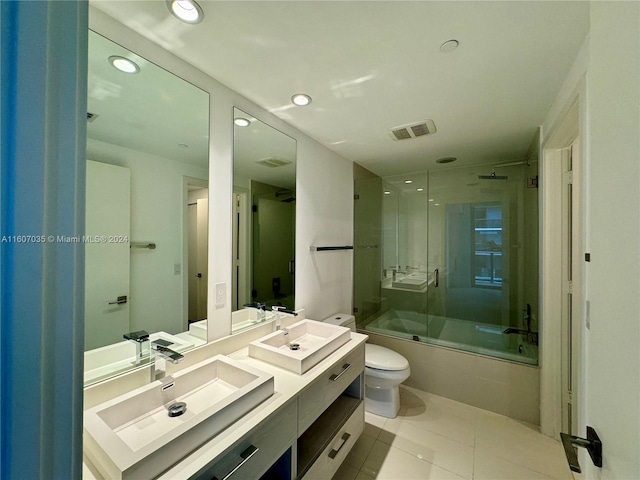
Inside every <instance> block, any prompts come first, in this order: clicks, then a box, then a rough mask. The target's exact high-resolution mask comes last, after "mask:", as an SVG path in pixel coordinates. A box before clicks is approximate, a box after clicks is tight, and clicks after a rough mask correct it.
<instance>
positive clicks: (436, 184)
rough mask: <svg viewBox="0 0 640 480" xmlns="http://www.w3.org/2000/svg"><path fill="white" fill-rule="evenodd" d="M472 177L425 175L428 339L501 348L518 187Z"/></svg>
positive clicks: (470, 172) (458, 172) (472, 173)
mask: <svg viewBox="0 0 640 480" xmlns="http://www.w3.org/2000/svg"><path fill="white" fill-rule="evenodd" d="M485 169H486V167H485ZM478 174H479V172H478V171H477V169H476V168H468V169H451V170H445V171H435V172H431V173H430V176H429V198H430V201H429V263H430V265H431V268H432V270H433V271H434V278H435V281H434V282H433V288H432V291H431V292H430V295H429V314H430V325H431V328H430V332H429V333H430V338H431V339H433V340H435V341H436V343H440V344H442V345H447V346H448V345H454V344H457V343H461V344H465V345H468V346H470V348H471V349H472V350H474V351H482V350H483V349H496V348H497V349H502V348H503V344H504V343H505V338H504V336H503V330H504V329H505V328H506V327H507V326H508V325H509V322H510V316H511V315H512V309H513V308H515V305H512V304H515V302H516V300H517V298H514V296H513V293H514V292H512V290H511V282H510V281H509V279H510V274H511V273H512V271H513V267H514V265H513V264H512V263H511V262H512V261H515V262H516V263H517V252H514V251H512V249H510V248H509V245H510V238H511V234H512V233H513V232H514V231H515V232H517V221H515V216H514V215H512V213H513V209H514V207H516V205H517V202H518V194H517V186H518V185H521V184H519V183H517V181H516V179H515V178H514V179H513V180H510V179H509V178H508V177H507V176H500V177H498V176H494V177H492V179H491V180H482V179H480V178H479V177H478ZM518 177H519V178H522V175H519V176H518ZM514 221H515V223H514ZM514 253H515V254H516V255H515V256H514ZM516 270H517V269H516ZM518 309H519V307H518Z"/></svg>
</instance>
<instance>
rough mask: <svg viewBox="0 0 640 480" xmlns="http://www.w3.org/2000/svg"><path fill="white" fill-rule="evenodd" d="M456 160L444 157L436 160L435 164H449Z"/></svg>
mask: <svg viewBox="0 0 640 480" xmlns="http://www.w3.org/2000/svg"><path fill="white" fill-rule="evenodd" d="M456 160H457V158H456V157H444V158H439V159H438V160H436V163H451V162H455V161H456Z"/></svg>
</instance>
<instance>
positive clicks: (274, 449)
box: [192, 402, 297, 480]
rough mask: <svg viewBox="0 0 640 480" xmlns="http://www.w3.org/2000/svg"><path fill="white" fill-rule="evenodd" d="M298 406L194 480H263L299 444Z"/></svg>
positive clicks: (269, 422)
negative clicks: (270, 469)
mask: <svg viewBox="0 0 640 480" xmlns="http://www.w3.org/2000/svg"><path fill="white" fill-rule="evenodd" d="M296 413H297V409H296V405H295V402H291V403H290V404H289V405H287V406H285V407H284V409H283V410H282V411H280V412H278V413H277V414H275V415H273V416H272V417H270V418H269V419H268V420H266V421H265V422H264V423H263V424H262V425H261V426H260V427H259V428H258V429H257V430H255V431H254V432H253V433H251V434H249V435H247V436H246V437H245V438H243V439H242V440H241V441H240V442H238V443H237V444H236V445H234V446H233V447H232V448H231V449H229V450H228V451H227V452H225V453H224V454H223V455H222V456H221V457H218V458H217V459H215V460H214V461H213V462H212V463H211V464H209V465H208V466H207V467H205V468H204V469H203V470H202V471H201V472H199V473H198V474H197V475H195V476H194V477H192V478H195V479H198V480H205V479H206V480H212V479H214V478H217V479H218V480H223V479H227V480H244V479H248V478H254V479H257V478H260V476H261V475H262V474H264V473H265V472H266V471H267V470H268V469H269V467H270V466H271V465H273V464H274V463H275V462H276V461H277V460H278V458H280V456H281V455H282V454H283V453H284V452H285V451H286V450H287V449H288V448H289V447H290V446H291V445H292V444H293V443H294V442H295V441H296V416H297V415H296Z"/></svg>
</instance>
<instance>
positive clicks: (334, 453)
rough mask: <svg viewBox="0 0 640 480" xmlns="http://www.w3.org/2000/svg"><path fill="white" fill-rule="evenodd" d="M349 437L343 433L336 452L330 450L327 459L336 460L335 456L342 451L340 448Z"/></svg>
mask: <svg viewBox="0 0 640 480" xmlns="http://www.w3.org/2000/svg"><path fill="white" fill-rule="evenodd" d="M349 437H351V434H350V433H345V434H344V435H342V443H341V444H340V446H339V447H338V449H337V450H334V449H331V451H330V452H329V458H336V455H338V452H339V451H340V450H342V447H344V444H345V443H347V440H349Z"/></svg>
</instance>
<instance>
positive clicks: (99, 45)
mask: <svg viewBox="0 0 640 480" xmlns="http://www.w3.org/2000/svg"><path fill="white" fill-rule="evenodd" d="M112 55H117V56H121V57H125V58H128V59H129V60H132V61H134V62H135V63H136V64H137V65H138V67H140V71H139V72H138V73H135V74H127V73H122V72H120V71H119V70H117V69H115V68H114V67H113V66H112V65H111V63H110V62H109V57H110V56H112ZM87 110H88V111H89V112H90V113H92V114H94V115H96V117H95V118H94V119H93V120H91V121H90V122H89V123H88V124H87V137H88V138H89V140H99V141H101V142H105V143H107V144H112V145H119V146H121V147H126V148H129V149H133V150H137V151H139V152H146V153H151V154H153V155H156V156H159V157H164V158H168V159H171V160H176V161H180V162H185V163H189V164H192V165H197V166H200V167H204V168H208V166H209V161H208V160H209V95H208V94H207V93H206V92H204V91H202V90H200V89H199V88H197V87H195V86H194V85H192V84H190V83H188V82H185V81H184V80H183V79H181V78H179V77H177V76H175V75H173V74H171V73H169V72H167V71H166V70H164V69H162V68H160V67H158V66H157V65H154V64H153V63H151V62H149V61H147V60H145V59H144V58H142V57H140V56H138V55H136V54H134V53H132V52H130V51H129V50H127V49H125V48H123V47H121V46H120V45H117V44H115V43H113V42H112V41H111V40H109V39H107V38H105V37H103V36H101V35H98V34H97V33H95V32H89V58H88V82H87ZM180 145H183V146H182V147H181V146H180ZM87 155H88V157H89V158H91V159H93V160H101V159H102V157H101V155H100V153H99V149H97V146H96V145H95V144H94V143H92V142H89V143H88V145H87ZM110 155H111V160H114V158H113V155H114V154H113V152H112V153H111V154H110Z"/></svg>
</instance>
